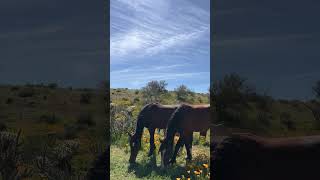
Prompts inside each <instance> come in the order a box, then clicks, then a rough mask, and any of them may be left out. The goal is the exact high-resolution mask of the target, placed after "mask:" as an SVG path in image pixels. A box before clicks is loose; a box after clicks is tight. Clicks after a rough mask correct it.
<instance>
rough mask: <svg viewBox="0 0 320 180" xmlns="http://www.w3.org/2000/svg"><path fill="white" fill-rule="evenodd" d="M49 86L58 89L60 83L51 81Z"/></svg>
mask: <svg viewBox="0 0 320 180" xmlns="http://www.w3.org/2000/svg"><path fill="white" fill-rule="evenodd" d="M48 87H49V88H50V89H56V88H58V84H57V83H50V84H48Z"/></svg>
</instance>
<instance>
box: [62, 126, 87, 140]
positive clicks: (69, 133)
mask: <svg viewBox="0 0 320 180" xmlns="http://www.w3.org/2000/svg"><path fill="white" fill-rule="evenodd" d="M82 128H83V127H79V126H78V125H76V124H66V125H65V126H64V131H63V138H64V139H74V138H77V137H78V132H79V131H80V130H81V129H82Z"/></svg>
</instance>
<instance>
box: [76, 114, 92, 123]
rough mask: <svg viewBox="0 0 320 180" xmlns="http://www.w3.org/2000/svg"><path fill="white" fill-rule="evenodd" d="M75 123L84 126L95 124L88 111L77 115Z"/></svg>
mask: <svg viewBox="0 0 320 180" xmlns="http://www.w3.org/2000/svg"><path fill="white" fill-rule="evenodd" d="M76 123H77V124H78V125H86V126H95V125H96V122H95V121H94V119H93V117H92V114H90V113H85V114H81V115H80V116H79V117H78V120H77V122H76Z"/></svg>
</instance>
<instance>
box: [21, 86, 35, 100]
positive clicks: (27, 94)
mask: <svg viewBox="0 0 320 180" xmlns="http://www.w3.org/2000/svg"><path fill="white" fill-rule="evenodd" d="M34 95H35V90H34V89H33V88H29V87H28V88H23V89H22V90H21V91H20V92H19V93H18V96H19V97H22V98H25V97H32V96H34Z"/></svg>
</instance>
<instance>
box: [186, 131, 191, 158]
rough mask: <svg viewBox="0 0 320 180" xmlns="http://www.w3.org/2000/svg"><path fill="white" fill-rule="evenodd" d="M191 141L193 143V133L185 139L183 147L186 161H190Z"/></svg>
mask: <svg viewBox="0 0 320 180" xmlns="http://www.w3.org/2000/svg"><path fill="white" fill-rule="evenodd" d="M192 141H193V133H191V134H189V135H188V136H187V137H186V142H185V145H186V150H187V158H186V160H187V161H188V160H189V161H190V160H192Z"/></svg>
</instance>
